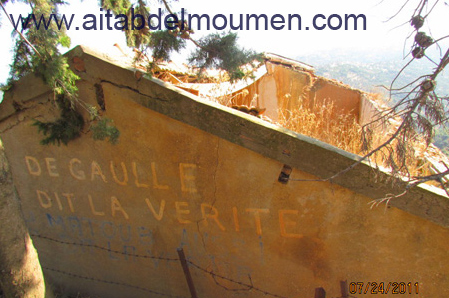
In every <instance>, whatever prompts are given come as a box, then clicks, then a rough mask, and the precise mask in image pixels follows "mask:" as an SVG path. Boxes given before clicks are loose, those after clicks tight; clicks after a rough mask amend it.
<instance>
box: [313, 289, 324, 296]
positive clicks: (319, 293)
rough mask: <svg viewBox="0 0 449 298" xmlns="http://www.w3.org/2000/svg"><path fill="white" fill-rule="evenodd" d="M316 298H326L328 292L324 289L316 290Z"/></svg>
mask: <svg viewBox="0 0 449 298" xmlns="http://www.w3.org/2000/svg"><path fill="white" fill-rule="evenodd" d="M315 298H326V291H325V290H324V289H323V288H316V289H315Z"/></svg>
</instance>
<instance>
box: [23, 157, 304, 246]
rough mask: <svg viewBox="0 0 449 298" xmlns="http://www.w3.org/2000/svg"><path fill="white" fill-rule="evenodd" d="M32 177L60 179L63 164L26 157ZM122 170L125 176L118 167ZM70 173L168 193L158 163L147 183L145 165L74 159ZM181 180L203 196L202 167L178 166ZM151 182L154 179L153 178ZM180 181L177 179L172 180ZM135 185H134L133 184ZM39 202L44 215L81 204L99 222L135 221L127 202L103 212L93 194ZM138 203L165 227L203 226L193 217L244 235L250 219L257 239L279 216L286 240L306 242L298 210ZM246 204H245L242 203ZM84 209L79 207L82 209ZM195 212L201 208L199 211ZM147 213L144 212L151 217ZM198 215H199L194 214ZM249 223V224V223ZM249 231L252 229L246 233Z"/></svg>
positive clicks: (113, 200)
mask: <svg viewBox="0 0 449 298" xmlns="http://www.w3.org/2000/svg"><path fill="white" fill-rule="evenodd" d="M24 161H25V164H26V168H27V170H28V173H29V174H30V175H32V176H36V177H46V176H48V177H60V176H61V175H62V174H61V171H60V166H61V165H60V164H59V163H58V161H57V160H56V159H55V158H52V157H47V158H43V159H38V158H36V157H33V156H25V158H24ZM117 165H119V168H120V169H121V170H120V172H118V171H117V169H116V167H117ZM63 166H66V167H67V168H66V169H68V172H69V173H70V175H71V176H72V177H73V178H74V179H75V180H80V181H85V180H91V181H97V180H99V181H103V183H105V184H107V183H108V182H109V181H110V180H112V181H114V183H116V184H118V185H122V186H126V185H130V184H133V185H134V186H136V187H138V188H153V189H159V190H169V189H170V186H169V185H168V184H164V183H161V182H160V179H159V177H158V173H157V164H156V162H151V163H150V166H149V169H148V175H146V179H143V178H142V176H141V175H139V173H141V168H139V167H140V165H138V164H137V163H136V162H131V163H130V166H129V165H128V166H127V165H126V164H125V163H124V162H120V163H114V162H113V161H110V162H109V167H108V169H105V167H104V166H103V167H102V166H101V165H100V164H99V163H98V162H96V161H94V160H92V161H90V162H88V163H85V162H82V161H81V160H79V159H77V158H72V159H70V160H69V161H68V162H67V163H66V164H63ZM177 168H178V177H176V179H179V185H180V191H181V192H186V193H197V192H199V190H198V189H197V188H196V172H197V168H198V166H197V165H196V164H191V163H178V164H177ZM149 177H151V179H150V178H149ZM172 178H175V177H172ZM131 181H132V182H131ZM35 193H36V198H37V200H38V202H39V204H40V206H41V207H42V208H44V209H47V210H48V209H52V208H56V209H58V210H60V211H62V210H68V211H69V212H70V213H74V214H76V213H77V211H78V210H77V204H81V205H82V206H86V205H87V206H88V209H89V210H90V212H91V214H92V215H93V216H95V217H99V218H101V217H109V216H110V217H113V218H118V217H121V218H123V219H126V220H130V212H129V211H128V210H127V208H126V205H125V206H124V205H123V202H122V201H121V200H122V199H121V198H120V197H119V196H110V197H109V198H107V201H108V206H107V207H105V206H104V204H103V205H102V206H103V207H102V208H100V207H99V205H100V204H99V202H100V200H104V198H96V197H94V196H92V195H90V194H87V195H85V196H79V195H78V196H77V195H75V193H73V192H62V193H58V192H52V191H48V190H44V189H36V190H35ZM133 200H136V201H137V202H138V201H139V200H140V201H141V202H142V206H143V208H145V209H146V210H147V211H149V212H150V213H151V215H152V217H153V218H154V219H155V220H156V221H159V222H161V221H163V220H164V218H166V216H167V214H170V216H175V218H176V220H177V222H179V224H182V225H188V224H194V223H196V222H198V220H197V219H195V218H194V217H193V215H192V214H193V213H199V214H201V218H202V222H204V224H205V225H209V224H214V225H216V226H217V227H218V228H219V229H220V230H222V231H226V230H231V229H232V230H234V231H236V232H240V231H241V229H242V227H241V222H243V221H242V219H243V218H245V219H247V220H248V219H249V220H250V221H252V222H253V224H252V226H253V227H254V231H255V233H257V235H262V233H263V225H264V221H267V220H268V218H269V217H270V216H276V217H277V221H278V222H279V232H280V235H281V236H283V237H286V238H302V237H303V235H302V234H300V233H298V232H297V230H298V224H297V222H296V221H295V219H297V218H298V217H299V215H300V213H299V211H298V210H291V209H281V210H275V211H274V212H273V210H270V209H268V208H254V207H252V206H247V208H242V207H241V206H233V207H232V208H230V209H229V210H218V209H217V207H215V206H214V205H212V204H209V203H200V204H199V206H198V204H195V206H192V205H191V204H190V203H189V202H188V201H184V200H182V201H181V200H176V201H174V202H173V201H172V202H168V201H167V200H165V199H159V200H156V199H154V198H149V197H145V198H141V199H133ZM242 204H244V203H243V202H242ZM81 205H79V206H81ZM192 208H196V209H195V210H194V209H192ZM147 211H143V210H142V212H147ZM192 211H195V212H192ZM245 222H247V221H245ZM245 228H247V227H245Z"/></svg>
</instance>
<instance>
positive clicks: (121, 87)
mask: <svg viewBox="0 0 449 298" xmlns="http://www.w3.org/2000/svg"><path fill="white" fill-rule="evenodd" d="M100 83H109V84H111V85H113V86H115V87H118V88H120V89H128V90H131V91H133V92H135V93H137V94H140V95H142V96H145V97H148V98H150V99H155V100H159V101H167V102H168V101H169V100H167V99H162V98H158V97H153V96H151V95H148V94H145V93H142V92H140V91H139V89H136V88H132V87H130V86H126V85H122V84H117V83H114V82H111V81H108V80H101V81H100Z"/></svg>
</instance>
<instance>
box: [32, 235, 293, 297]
mask: <svg viewBox="0 0 449 298" xmlns="http://www.w3.org/2000/svg"><path fill="white" fill-rule="evenodd" d="M30 235H31V236H32V237H37V238H40V239H44V240H47V241H51V242H55V243H59V244H64V245H73V246H79V247H87V248H94V249H99V250H103V251H107V252H112V253H116V254H121V255H125V256H131V257H136V258H144V259H156V260H164V261H171V262H173V261H176V262H179V261H180V259H179V258H167V257H157V256H150V255H139V254H132V253H125V252H122V251H118V250H113V249H110V248H107V247H103V246H99V245H95V244H88V243H79V242H68V241H63V240H58V239H54V238H51V237H48V236H44V235H39V234H30ZM186 262H187V263H188V264H189V265H190V266H192V268H195V269H197V270H199V271H201V272H203V273H206V274H208V275H210V276H211V277H212V279H213V280H214V282H215V284H216V285H217V286H219V287H221V288H223V289H225V290H226V291H232V292H250V291H255V292H258V293H261V294H263V295H265V296H271V297H275V298H289V297H286V296H281V295H278V294H274V293H270V292H268V291H265V290H263V289H261V288H258V287H255V286H254V284H253V282H252V279H251V275H249V274H248V279H249V283H245V282H242V281H238V280H235V279H232V278H230V277H226V276H223V275H221V274H217V273H215V272H214V271H212V270H209V269H206V268H203V267H201V266H200V265H198V264H196V263H194V262H192V261H190V260H186ZM42 268H43V269H46V270H49V271H54V272H57V273H61V274H65V275H68V276H72V277H77V278H81V279H85V280H90V281H96V282H102V283H107V284H113V285H120V286H125V287H130V288H135V289H138V290H142V291H146V292H149V293H153V294H158V295H163V296H167V297H180V298H185V297H182V296H173V295H169V294H164V293H160V292H156V291H153V290H150V289H147V288H144V287H139V286H133V285H129V284H126V283H120V282H113V281H107V280H101V279H97V278H92V277H86V276H81V275H78V274H74V273H70V272H66V271H63V270H59V269H54V268H48V267H42ZM219 280H224V281H228V282H230V283H233V284H235V285H238V286H240V288H229V287H227V286H225V285H223V284H222V283H220V282H219Z"/></svg>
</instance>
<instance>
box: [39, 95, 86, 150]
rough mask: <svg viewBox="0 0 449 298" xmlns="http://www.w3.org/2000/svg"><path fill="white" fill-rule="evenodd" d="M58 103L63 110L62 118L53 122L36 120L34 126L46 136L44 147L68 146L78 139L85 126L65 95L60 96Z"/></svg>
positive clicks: (42, 142) (42, 141)
mask: <svg viewBox="0 0 449 298" xmlns="http://www.w3.org/2000/svg"><path fill="white" fill-rule="evenodd" d="M58 97H59V98H58V100H57V103H58V105H59V108H60V110H61V117H60V118H59V119H58V120H56V121H53V122H42V121H38V120H36V121H35V122H34V124H33V125H35V126H37V128H38V130H39V132H42V133H43V134H44V136H46V137H45V138H44V139H43V140H41V144H42V145H50V144H52V145H58V146H59V145H61V143H63V144H64V145H67V143H68V142H69V141H72V140H74V139H76V138H78V137H79V136H80V135H81V130H82V129H83V126H84V120H83V117H82V116H81V114H80V113H78V112H77V111H76V110H75V109H73V108H72V107H71V103H70V101H69V100H68V99H67V98H65V97H64V96H63V95H60V96H58Z"/></svg>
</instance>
